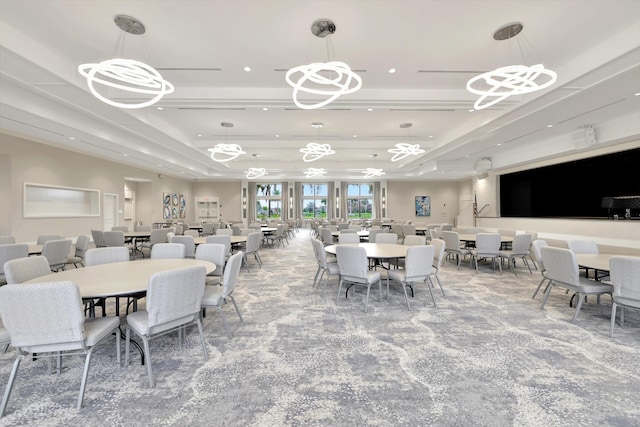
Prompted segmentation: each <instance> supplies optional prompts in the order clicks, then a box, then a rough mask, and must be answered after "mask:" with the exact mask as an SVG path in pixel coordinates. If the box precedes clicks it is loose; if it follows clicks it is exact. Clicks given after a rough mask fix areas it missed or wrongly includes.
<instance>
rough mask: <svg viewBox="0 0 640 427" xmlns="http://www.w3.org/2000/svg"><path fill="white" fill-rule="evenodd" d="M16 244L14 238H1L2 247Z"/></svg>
mask: <svg viewBox="0 0 640 427" xmlns="http://www.w3.org/2000/svg"><path fill="white" fill-rule="evenodd" d="M15 242H16V238H15V237H13V236H0V245H11V244H13V243H15Z"/></svg>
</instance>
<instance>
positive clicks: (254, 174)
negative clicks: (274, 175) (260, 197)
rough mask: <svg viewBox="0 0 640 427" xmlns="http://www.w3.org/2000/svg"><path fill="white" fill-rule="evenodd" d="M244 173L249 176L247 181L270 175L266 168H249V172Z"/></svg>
mask: <svg viewBox="0 0 640 427" xmlns="http://www.w3.org/2000/svg"><path fill="white" fill-rule="evenodd" d="M244 173H246V174H247V179H256V178H260V177H262V176H265V175H268V173H267V170H266V169H265V168H249V170H247V171H245V172H244Z"/></svg>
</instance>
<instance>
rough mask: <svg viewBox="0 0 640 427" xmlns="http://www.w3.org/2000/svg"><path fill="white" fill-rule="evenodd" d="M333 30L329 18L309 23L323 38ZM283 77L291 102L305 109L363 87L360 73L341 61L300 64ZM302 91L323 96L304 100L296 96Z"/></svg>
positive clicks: (319, 106) (333, 27)
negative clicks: (291, 92) (290, 89)
mask: <svg viewBox="0 0 640 427" xmlns="http://www.w3.org/2000/svg"><path fill="white" fill-rule="evenodd" d="M335 31H336V25H335V24H334V23H333V21H331V20H330V19H317V20H316V21H314V22H313V24H312V25H311V32H312V33H313V35H315V36H316V37H320V38H325V37H327V36H328V35H330V34H333V33H335ZM327 51H329V39H327ZM327 56H328V55H327ZM285 79H286V81H287V83H289V85H291V86H292V87H293V102H294V103H295V104H296V105H297V106H298V108H302V109H305V110H312V109H316V108H322V107H324V106H325V105H328V104H330V103H332V102H333V101H335V100H336V99H338V98H339V97H340V96H342V95H346V94H349V93H354V92H356V91H358V90H359V89H360V88H361V87H362V79H361V78H360V76H359V75H357V74H356V73H354V72H353V71H352V70H351V68H350V67H349V66H348V65H347V64H345V63H344V62H340V61H328V62H314V63H311V64H306V65H300V66H298V67H294V68H291V69H290V70H289V71H287V74H286V75H285ZM301 92H302V93H309V94H312V95H319V96H321V97H324V98H323V99H322V100H319V101H309V103H305V102H302V101H301V100H300V99H299V96H300V93H301Z"/></svg>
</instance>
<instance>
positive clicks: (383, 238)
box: [373, 233, 398, 244]
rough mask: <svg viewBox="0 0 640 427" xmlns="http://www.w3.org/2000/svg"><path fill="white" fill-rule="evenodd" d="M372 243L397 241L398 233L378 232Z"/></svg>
mask: <svg viewBox="0 0 640 427" xmlns="http://www.w3.org/2000/svg"><path fill="white" fill-rule="evenodd" d="M373 243H396V244H397V243H398V235H397V234H395V233H378V234H376V241H375V242H373Z"/></svg>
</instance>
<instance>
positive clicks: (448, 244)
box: [442, 230, 460, 251]
mask: <svg viewBox="0 0 640 427" xmlns="http://www.w3.org/2000/svg"><path fill="white" fill-rule="evenodd" d="M442 240H444V245H445V249H446V250H450V251H459V250H460V236H459V235H458V233H457V232H456V231H446V230H443V231H442Z"/></svg>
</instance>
